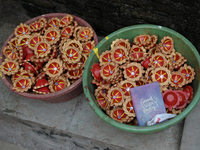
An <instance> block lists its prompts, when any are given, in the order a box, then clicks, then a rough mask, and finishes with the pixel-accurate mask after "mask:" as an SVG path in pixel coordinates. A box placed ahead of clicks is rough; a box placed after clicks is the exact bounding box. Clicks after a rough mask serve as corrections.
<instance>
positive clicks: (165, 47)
mask: <svg viewBox="0 0 200 150" xmlns="http://www.w3.org/2000/svg"><path fill="white" fill-rule="evenodd" d="M159 46H160V50H161V51H162V53H163V54H171V53H172V52H174V51H175V50H174V41H173V40H172V38H171V37H169V36H165V37H163V38H162V40H161V43H160V44H159Z"/></svg>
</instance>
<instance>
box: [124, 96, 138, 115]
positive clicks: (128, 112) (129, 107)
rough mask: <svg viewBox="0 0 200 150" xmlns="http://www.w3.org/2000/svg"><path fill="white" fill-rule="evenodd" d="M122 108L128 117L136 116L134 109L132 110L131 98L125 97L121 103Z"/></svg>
mask: <svg viewBox="0 0 200 150" xmlns="http://www.w3.org/2000/svg"><path fill="white" fill-rule="evenodd" d="M123 110H124V113H125V114H126V115H128V116H129V117H135V116H136V115H135V110H134V106H133V102H132V99H127V100H126V101H125V102H124V103H123Z"/></svg>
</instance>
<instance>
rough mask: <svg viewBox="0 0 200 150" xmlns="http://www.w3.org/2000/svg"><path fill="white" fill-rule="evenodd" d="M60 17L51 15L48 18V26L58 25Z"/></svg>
mask: <svg viewBox="0 0 200 150" xmlns="http://www.w3.org/2000/svg"><path fill="white" fill-rule="evenodd" d="M59 24H60V19H58V18H57V17H53V18H51V19H49V20H48V27H59Z"/></svg>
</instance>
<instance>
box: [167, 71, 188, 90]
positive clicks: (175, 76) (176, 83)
mask: <svg viewBox="0 0 200 150" xmlns="http://www.w3.org/2000/svg"><path fill="white" fill-rule="evenodd" d="M169 84H170V85H171V86H172V87H175V89H178V88H181V87H182V86H183V85H185V78H184V76H183V75H182V74H181V73H179V72H175V71H174V72H172V73H171V80H170V82H169Z"/></svg>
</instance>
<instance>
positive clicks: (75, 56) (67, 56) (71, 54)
mask: <svg viewBox="0 0 200 150" xmlns="http://www.w3.org/2000/svg"><path fill="white" fill-rule="evenodd" d="M61 53H63V55H62V58H63V61H64V62H67V63H70V64H76V63H78V62H80V59H81V57H82V55H81V54H82V53H81V51H79V49H78V48H76V47H71V46H69V47H67V48H66V49H64V51H62V52H61Z"/></svg>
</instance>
